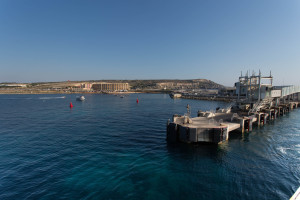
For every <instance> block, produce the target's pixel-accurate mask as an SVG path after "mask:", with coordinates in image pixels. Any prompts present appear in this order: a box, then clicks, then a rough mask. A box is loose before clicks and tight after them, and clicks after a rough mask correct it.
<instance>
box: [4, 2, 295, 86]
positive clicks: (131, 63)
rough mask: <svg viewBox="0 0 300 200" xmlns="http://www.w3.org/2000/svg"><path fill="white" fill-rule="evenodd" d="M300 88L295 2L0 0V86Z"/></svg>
mask: <svg viewBox="0 0 300 200" xmlns="http://www.w3.org/2000/svg"><path fill="white" fill-rule="evenodd" d="M259 69H261V71H262V73H263V74H265V75H269V72H270V70H272V74H273V75H274V82H275V84H277V85H280V84H285V85H286V84H296V85H300V1H299V0H288V1H286V0H219V1H217V0H206V1H201V0H195V1H193V0H189V1H185V0H180V1H178V0H147V1H146V0H105V1H104V0H103V1H102V0H99V1H91V0H82V1H77V0H69V1H67V0H57V1H56V0H48V1H46V0H42V1H41V0H36V1H33V0H0V82H4V81H15V82H37V81H64V80H92V79H95V80H101V79H122V80H123V79H196V78H205V79H210V80H212V81H215V82H217V83H221V84H224V85H227V86H232V85H233V84H234V82H235V81H236V80H237V78H238V76H239V75H240V72H241V71H243V72H244V73H245V71H246V70H251V71H252V70H255V71H256V72H258V70H259Z"/></svg>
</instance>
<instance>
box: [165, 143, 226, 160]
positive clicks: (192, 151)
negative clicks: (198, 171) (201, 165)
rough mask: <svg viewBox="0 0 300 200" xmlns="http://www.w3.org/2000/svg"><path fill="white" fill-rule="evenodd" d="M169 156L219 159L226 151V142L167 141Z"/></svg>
mask: <svg viewBox="0 0 300 200" xmlns="http://www.w3.org/2000/svg"><path fill="white" fill-rule="evenodd" d="M167 150H168V153H169V156H171V157H172V156H174V157H177V158H178V157H182V158H192V159H196V160H201V159H212V160H218V161H221V160H222V157H223V156H224V155H225V154H226V152H227V142H225V143H223V144H209V143H198V144H186V143H167Z"/></svg>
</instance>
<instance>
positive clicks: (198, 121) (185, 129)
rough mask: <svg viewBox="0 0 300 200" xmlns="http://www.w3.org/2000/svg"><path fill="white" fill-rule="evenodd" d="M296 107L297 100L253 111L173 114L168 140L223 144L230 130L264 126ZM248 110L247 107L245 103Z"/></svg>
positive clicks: (241, 130) (246, 129) (250, 129)
mask: <svg viewBox="0 0 300 200" xmlns="http://www.w3.org/2000/svg"><path fill="white" fill-rule="evenodd" d="M297 107H298V102H290V103H285V104H280V105H278V106H272V107H271V106H270V105H266V106H264V107H262V108H261V109H260V111H258V112H256V113H249V112H248V110H240V111H238V112H233V111H232V110H231V109H227V110H226V109H221V110H218V111H215V112H211V111H210V112H203V111H199V112H198V116H197V117H194V118H191V117H189V116H188V115H183V116H181V115H174V116H173V119H172V122H171V121H168V123H167V140H168V141H169V142H184V143H198V142H207V143H216V144H219V143H222V142H224V141H226V140H228V139H229V136H230V134H229V133H230V132H232V131H236V132H240V133H244V132H251V131H252V130H253V126H264V125H265V124H267V123H268V122H269V121H272V120H275V119H277V118H278V117H279V116H283V115H285V114H286V113H288V112H290V111H291V110H292V109H295V108H297ZM245 108H247V109H249V106H245Z"/></svg>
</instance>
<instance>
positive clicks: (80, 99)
mask: <svg viewBox="0 0 300 200" xmlns="http://www.w3.org/2000/svg"><path fill="white" fill-rule="evenodd" d="M76 100H77V101H84V100H85V97H84V96H80V97H76Z"/></svg>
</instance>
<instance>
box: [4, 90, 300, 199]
mask: <svg viewBox="0 0 300 200" xmlns="http://www.w3.org/2000/svg"><path fill="white" fill-rule="evenodd" d="M61 96H63V95H0V199H1V200H3V199H156V200H157V199H185V200H187V199H271V200H276V199H289V198H290V197H291V196H292V194H293V193H294V192H295V190H296V189H297V188H298V187H299V186H300V109H298V110H294V111H293V112H291V113H289V114H288V115H286V116H284V117H281V118H279V119H277V120H276V121H274V122H272V123H270V124H268V125H266V126H264V127H262V128H260V129H258V128H254V130H253V131H252V132H251V133H246V134H243V135H242V134H232V135H230V139H229V141H228V142H225V143H224V144H221V145H186V144H175V145H171V144H168V143H167V142H166V140H165V136H166V132H165V131H166V122H167V119H169V118H171V117H172V115H173V114H175V113H177V114H183V113H184V112H185V111H186V109H185V106H186V104H190V105H191V108H192V115H193V116H195V115H196V112H197V110H198V109H201V110H210V109H215V108H216V107H218V106H221V107H224V106H226V103H222V102H208V101H197V100H185V99H175V100H173V99H170V98H169V96H168V95H164V94H132V95H130V96H127V97H125V98H120V97H118V96H114V95H85V97H86V101H85V102H76V101H75V98H76V95H66V98H64V99H63V98H56V97H61ZM137 97H138V98H139V101H140V102H139V104H137V103H136V98H137ZM70 101H72V102H73V105H74V107H73V109H70V108H69V102H70Z"/></svg>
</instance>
